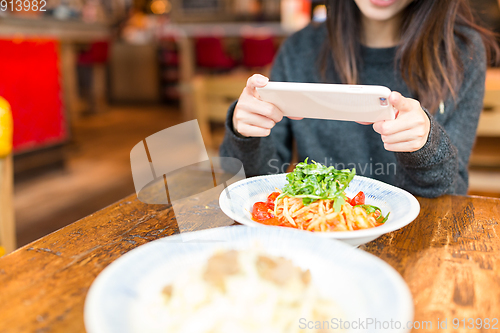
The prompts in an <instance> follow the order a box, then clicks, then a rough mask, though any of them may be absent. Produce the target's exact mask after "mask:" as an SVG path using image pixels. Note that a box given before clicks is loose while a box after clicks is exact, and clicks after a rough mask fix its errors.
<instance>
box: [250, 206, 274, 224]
mask: <svg viewBox="0 0 500 333" xmlns="http://www.w3.org/2000/svg"><path fill="white" fill-rule="evenodd" d="M273 217H274V215H273V214H271V213H269V207H268V206H267V204H266V203H265V202H261V201H259V202H256V203H254V204H253V209H252V218H253V219H254V220H255V221H257V222H261V221H264V220H268V219H270V218H273Z"/></svg>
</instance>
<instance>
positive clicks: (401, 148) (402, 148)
mask: <svg viewBox="0 0 500 333" xmlns="http://www.w3.org/2000/svg"><path fill="white" fill-rule="evenodd" d="M424 144H425V142H424V143H423V144H422V143H421V142H419V141H418V140H412V141H408V142H398V143H384V148H385V150H388V151H393V152H407V153H411V152H414V151H417V150H419V149H420V148H422V147H423V146H424Z"/></svg>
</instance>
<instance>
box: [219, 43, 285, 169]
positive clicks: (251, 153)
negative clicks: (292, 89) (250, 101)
mask: <svg viewBox="0 0 500 333" xmlns="http://www.w3.org/2000/svg"><path fill="white" fill-rule="evenodd" d="M285 46H286V43H285V44H284V45H283V47H282V48H281V50H280V52H279V53H278V55H277V56H276V59H275V61H274V64H273V68H272V71H271V78H270V79H271V80H272V81H286V64H285V63H286V59H285V57H286V54H285V51H284V48H285ZM237 102H238V101H236V102H234V103H233V104H232V105H231V106H230V107H229V110H228V113H227V117H226V122H225V127H226V132H225V136H224V140H223V142H222V145H221V147H220V156H222V157H226V156H227V157H234V158H237V159H239V160H240V161H241V162H242V163H243V167H244V169H245V174H246V176H249V177H251V176H256V175H263V174H273V173H279V172H284V171H281V169H282V166H283V165H284V164H285V163H289V162H290V160H291V157H292V151H291V147H292V140H293V139H292V133H291V128H290V119H288V118H286V117H284V118H283V120H282V121H280V122H279V123H277V124H276V125H275V126H274V128H273V129H272V130H271V134H270V135H269V136H267V137H243V136H241V135H239V134H237V133H236V132H235V130H234V128H233V114H234V109H235V107H236V104H237Z"/></svg>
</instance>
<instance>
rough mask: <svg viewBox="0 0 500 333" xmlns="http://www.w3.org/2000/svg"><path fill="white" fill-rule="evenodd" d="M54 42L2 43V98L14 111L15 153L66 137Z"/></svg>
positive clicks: (56, 45)
mask: <svg viewBox="0 0 500 333" xmlns="http://www.w3.org/2000/svg"><path fill="white" fill-rule="evenodd" d="M58 48H59V44H58V42H57V41H54V40H21V41H18V40H0V50H1V52H0V96H2V97H3V98H5V99H6V100H7V101H8V102H9V104H10V105H11V108H12V116H13V118H14V138H13V146H14V152H22V151H28V150H34V149H37V148H41V147H46V146H50V145H53V144H57V143H61V142H63V141H65V140H66V138H67V130H66V125H65V124H66V119H65V114H64V110H63V105H62V101H61V98H62V93H61V84H60V72H59V54H58Z"/></svg>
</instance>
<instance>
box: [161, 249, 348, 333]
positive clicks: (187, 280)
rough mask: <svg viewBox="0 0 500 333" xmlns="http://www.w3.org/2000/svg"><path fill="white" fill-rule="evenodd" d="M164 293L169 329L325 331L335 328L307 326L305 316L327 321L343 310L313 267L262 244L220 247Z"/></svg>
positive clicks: (212, 332) (245, 332) (260, 332)
mask: <svg viewBox="0 0 500 333" xmlns="http://www.w3.org/2000/svg"><path fill="white" fill-rule="evenodd" d="M162 294H163V297H164V300H165V312H166V313H165V315H166V316H167V317H168V318H169V320H168V323H167V326H166V327H164V331H165V332H178V333H181V332H182V333H184V332H186V333H187V332H190V333H191V332H197V333H204V332H206V333H235V332H238V333H250V332H252V333H257V332H258V333H299V332H316V333H320V332H321V333H323V332H324V333H326V332H333V331H330V330H328V329H325V328H322V329H314V328H313V329H307V330H306V329H303V327H301V325H300V322H299V320H300V318H307V319H308V320H314V321H323V320H329V319H330V318H332V317H339V314H340V310H339V308H338V306H337V305H336V304H335V303H334V302H333V301H332V300H330V299H328V298H324V297H322V296H321V295H320V291H319V289H318V288H316V286H315V285H314V283H313V280H312V278H311V274H310V272H309V270H302V269H301V268H299V267H296V266H295V265H294V264H293V263H292V261H290V260H289V259H285V258H282V257H272V256H269V255H266V254H262V253H260V252H259V251H257V250H252V251H236V250H229V251H228V250H225V251H219V252H217V253H215V254H214V255H213V256H212V257H211V258H210V259H209V260H208V261H207V262H206V263H205V264H204V265H202V266H198V267H193V268H192V269H190V270H186V271H185V272H183V273H181V274H179V275H178V276H177V277H176V278H175V280H174V281H173V282H172V283H170V284H168V285H166V286H165V287H164V288H163V290H162ZM335 332H338V330H335Z"/></svg>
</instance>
